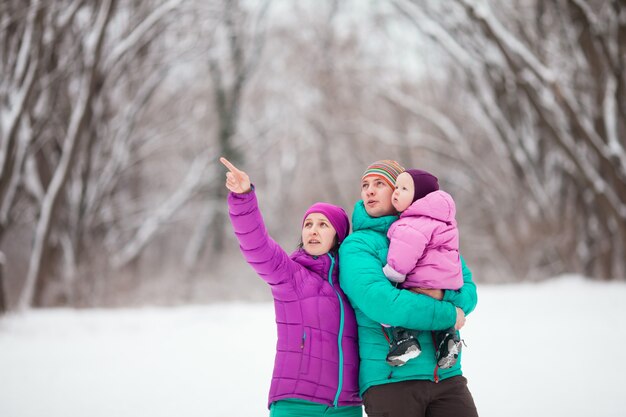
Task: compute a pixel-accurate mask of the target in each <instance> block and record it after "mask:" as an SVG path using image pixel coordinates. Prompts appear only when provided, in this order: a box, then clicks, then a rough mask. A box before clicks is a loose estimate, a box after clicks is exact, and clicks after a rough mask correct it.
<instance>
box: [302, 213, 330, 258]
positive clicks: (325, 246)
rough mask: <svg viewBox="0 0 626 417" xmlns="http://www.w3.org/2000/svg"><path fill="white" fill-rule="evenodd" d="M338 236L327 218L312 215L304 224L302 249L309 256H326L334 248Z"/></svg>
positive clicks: (316, 214)
mask: <svg viewBox="0 0 626 417" xmlns="http://www.w3.org/2000/svg"><path fill="white" fill-rule="evenodd" d="M336 234H337V232H336V231H335V228H334V227H333V225H332V224H331V223H330V221H328V219H327V218H326V216H324V215H323V214H320V213H311V214H309V215H308V216H306V219H304V223H303V224H302V248H303V249H304V250H305V251H306V253H308V254H309V255H318V256H319V255H324V254H325V253H328V252H329V251H330V249H331V248H332V247H333V245H334V243H335V235H336Z"/></svg>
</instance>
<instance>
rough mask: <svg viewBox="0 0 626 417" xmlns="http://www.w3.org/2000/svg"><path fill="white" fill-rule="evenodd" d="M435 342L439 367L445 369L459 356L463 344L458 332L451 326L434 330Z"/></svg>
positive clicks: (451, 365) (452, 364)
mask: <svg viewBox="0 0 626 417" xmlns="http://www.w3.org/2000/svg"><path fill="white" fill-rule="evenodd" d="M435 342H436V348H437V365H439V368H440V369H447V368H451V367H453V366H454V364H455V363H456V361H457V359H458V358H459V354H460V353H461V347H462V345H463V342H462V341H461V339H460V338H459V334H458V332H457V331H456V330H454V328H453V327H451V328H449V329H448V330H443V331H440V332H435Z"/></svg>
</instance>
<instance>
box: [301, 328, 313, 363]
mask: <svg viewBox="0 0 626 417" xmlns="http://www.w3.org/2000/svg"><path fill="white" fill-rule="evenodd" d="M310 361H311V328H310V327H307V326H304V327H303V328H302V339H301V341H300V373H301V374H306V373H308V372H309V362H310Z"/></svg>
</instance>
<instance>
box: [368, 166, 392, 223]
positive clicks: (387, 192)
mask: <svg viewBox="0 0 626 417" xmlns="http://www.w3.org/2000/svg"><path fill="white" fill-rule="evenodd" d="M392 194H393V188H391V187H390V186H389V184H387V182H386V181H384V180H383V179H382V178H381V177H379V176H376V175H374V176H371V177H366V178H363V181H361V199H362V200H363V204H364V205H365V211H366V212H367V214H369V215H370V216H372V217H382V216H389V215H392V214H396V210H395V209H394V207H393V205H392V204H391V195H392Z"/></svg>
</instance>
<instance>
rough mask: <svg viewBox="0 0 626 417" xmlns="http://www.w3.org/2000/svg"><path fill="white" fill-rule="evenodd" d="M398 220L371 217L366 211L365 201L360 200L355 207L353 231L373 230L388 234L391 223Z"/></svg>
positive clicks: (385, 217) (386, 217)
mask: <svg viewBox="0 0 626 417" xmlns="http://www.w3.org/2000/svg"><path fill="white" fill-rule="evenodd" d="M396 220H398V216H383V217H371V216H370V215H369V214H367V211H365V204H363V200H359V201H357V203H356V204H355V205H354V212H353V213H352V231H353V232H357V231H359V230H373V231H375V232H378V233H384V234H386V233H387V230H389V226H391V223H393V222H395V221H396Z"/></svg>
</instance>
